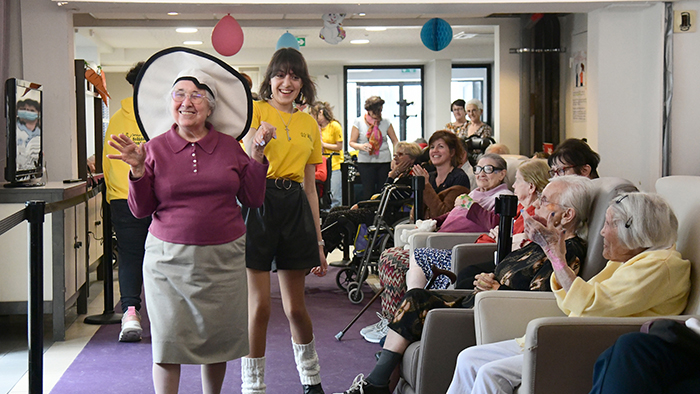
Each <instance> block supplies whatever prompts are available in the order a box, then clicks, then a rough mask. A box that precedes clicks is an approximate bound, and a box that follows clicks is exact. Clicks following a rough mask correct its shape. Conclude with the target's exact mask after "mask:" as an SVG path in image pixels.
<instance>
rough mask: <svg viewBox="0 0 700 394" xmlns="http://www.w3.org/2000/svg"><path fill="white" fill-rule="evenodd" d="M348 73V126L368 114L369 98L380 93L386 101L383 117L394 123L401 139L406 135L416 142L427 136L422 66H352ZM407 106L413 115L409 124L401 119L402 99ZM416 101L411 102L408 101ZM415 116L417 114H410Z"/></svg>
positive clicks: (408, 118) (407, 119) (409, 119)
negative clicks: (365, 106)
mask: <svg viewBox="0 0 700 394" xmlns="http://www.w3.org/2000/svg"><path fill="white" fill-rule="evenodd" d="M346 73H347V81H348V82H347V105H346V111H347V112H346V117H347V123H348V127H347V128H348V129H350V128H352V124H353V122H354V121H355V119H357V118H358V117H360V116H363V115H364V114H365V109H364V105H365V100H366V99H367V98H369V97H371V96H379V97H381V98H382V99H383V100H384V108H383V110H382V117H383V118H385V119H388V120H389V121H390V122H391V124H392V125H393V126H394V131H395V132H396V136H397V137H398V139H399V140H403V139H404V138H402V136H405V139H406V140H408V141H414V140H415V139H416V138H418V137H420V136H422V135H423V117H422V100H423V90H422V86H421V77H422V70H421V69H420V68H377V69H372V68H362V69H358V68H350V69H347V70H346ZM402 99H403V100H404V101H403V102H404V103H405V105H406V110H405V113H406V115H409V116H408V117H407V118H406V120H405V123H404V122H402V121H401V118H400V114H401V104H399V103H400V102H402V101H401V100H402ZM411 102H412V103H413V104H410V105H409V104H408V103H411ZM410 115H414V116H410Z"/></svg>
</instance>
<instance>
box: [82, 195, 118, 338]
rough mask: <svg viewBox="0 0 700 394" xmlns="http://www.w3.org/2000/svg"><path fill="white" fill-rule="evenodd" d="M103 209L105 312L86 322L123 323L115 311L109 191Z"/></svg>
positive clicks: (91, 317) (102, 263)
mask: <svg viewBox="0 0 700 394" xmlns="http://www.w3.org/2000/svg"><path fill="white" fill-rule="evenodd" d="M102 208H103V209H102V211H103V217H104V225H103V226H102V239H103V240H104V253H103V254H102V262H101V263H100V267H101V268H102V279H103V282H102V283H103V284H104V312H102V314H100V315H92V316H87V317H86V318H85V320H84V322H85V323H86V324H117V323H121V321H122V316H121V314H116V313H114V283H113V282H114V273H113V271H112V213H111V210H110V209H109V204H108V203H107V192H106V187H105V191H104V192H103V193H102Z"/></svg>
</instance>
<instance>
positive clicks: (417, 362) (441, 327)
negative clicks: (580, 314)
mask: <svg viewBox="0 0 700 394" xmlns="http://www.w3.org/2000/svg"><path fill="white" fill-rule="evenodd" d="M593 185H594V191H593V193H594V194H593V199H592V204H591V209H590V211H589V223H588V229H589V237H588V245H587V255H586V261H585V262H583V264H582V266H581V271H580V272H579V275H580V276H582V277H583V278H584V279H590V278H591V277H593V276H594V275H595V274H597V273H598V272H599V271H600V270H601V269H602V268H603V267H604V266H605V259H604V258H603V256H602V250H603V240H602V237H600V234H599V233H600V230H601V229H602V228H603V223H604V222H605V211H606V209H607V206H608V203H609V202H610V200H612V198H614V197H615V196H616V195H618V194H619V193H621V192H628V191H634V190H636V188H635V187H634V185H632V184H631V183H630V182H629V181H627V180H624V179H622V178H615V177H605V178H599V179H596V180H594V181H593ZM486 247H490V248H491V249H490V250H487V249H486ZM495 250H496V247H495V245H494V244H466V245H465V244H463V245H457V246H455V247H454V248H453V249H452V251H453V252H452V253H453V261H452V264H453V269H455V271H456V272H459V271H458V270H459V269H462V268H464V267H466V266H467V265H470V264H478V263H482V262H484V261H487V260H488V259H489V258H491V259H492V258H493V252H494V251H495ZM478 253H481V255H478ZM475 256H478V257H476V258H475ZM483 257H487V259H486V260H485V259H484V258H483ZM448 291H449V290H448ZM451 291H452V292H453V294H459V293H460V292H461V293H468V292H469V290H451ZM492 293H493V295H496V296H500V295H504V296H509V304H508V306H509V308H508V311H507V312H504V313H498V315H499V316H497V317H498V318H500V319H501V320H499V321H498V323H496V324H493V325H486V324H488V323H486V322H484V323H482V325H481V326H479V325H475V324H474V323H475V310H476V307H475V309H436V310H432V311H430V312H429V313H428V315H427V317H426V321H425V326H424V329H423V336H422V339H421V341H419V342H415V343H413V344H411V345H410V346H409V347H408V349H407V350H406V353H405V354H404V358H403V360H402V363H401V367H400V368H401V379H400V381H399V384H398V386H397V392H399V393H403V394H428V393H444V392H445V391H446V390H447V387H448V386H449V384H450V381H451V379H452V374H453V372H454V367H455V363H456V360H457V355H458V354H459V352H460V351H462V350H463V349H465V348H467V347H469V346H473V345H476V344H477V343H486V342H484V340H483V337H485V336H487V334H489V332H490V330H494V331H495V332H498V333H499V335H500V336H501V337H503V336H505V338H506V339H508V338H511V339H512V338H516V337H519V336H522V335H523V333H524V332H525V327H526V325H527V322H529V321H530V320H532V319H533V318H535V317H539V316H533V317H531V316H529V315H528V310H527V308H529V302H531V301H532V300H539V301H541V302H542V303H543V304H544V305H543V306H542V308H543V309H542V310H541V312H540V313H541V315H540V316H552V315H555V316H556V314H557V313H558V314H559V316H564V314H563V313H562V312H561V311H560V310H559V308H558V307H557V305H556V302H555V303H554V304H553V305H552V303H551V301H552V300H553V299H554V296H553V294H552V293H549V292H536V291H533V292H529V291H526V292H521V291H487V292H482V293H479V295H477V297H476V302H477V303H479V302H480V301H483V297H482V295H492ZM520 295H523V296H522V297H520ZM481 310H482V311H488V314H489V316H490V315H493V314H495V313H492V312H491V310H490V309H489V307H488V306H484V307H482V308H481ZM482 313H483V312H482ZM520 314H522V315H526V317H523V318H519V315H520ZM511 318H512V319H513V320H511ZM480 330H481V331H480ZM480 337H482V339H481V340H480Z"/></svg>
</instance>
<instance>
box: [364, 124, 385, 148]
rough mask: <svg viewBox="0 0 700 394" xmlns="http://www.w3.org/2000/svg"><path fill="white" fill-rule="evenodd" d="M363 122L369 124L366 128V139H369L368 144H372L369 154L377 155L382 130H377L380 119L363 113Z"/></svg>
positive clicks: (380, 144)
mask: <svg viewBox="0 0 700 394" xmlns="http://www.w3.org/2000/svg"><path fill="white" fill-rule="evenodd" d="M365 122H367V124H368V125H369V128H368V129H367V140H368V141H369V143H370V145H372V149H370V151H369V154H370V155H377V156H378V155H379V148H380V147H381V146H382V132H381V131H379V122H380V121H379V120H376V119H374V118H373V117H371V116H369V114H365Z"/></svg>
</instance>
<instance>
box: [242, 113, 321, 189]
mask: <svg viewBox="0 0 700 394" xmlns="http://www.w3.org/2000/svg"><path fill="white" fill-rule="evenodd" d="M262 121H265V122H267V123H269V124H271V125H273V126H275V127H276V128H277V138H276V139H273V140H270V143H268V144H267V146H265V156H266V157H267V160H268V161H269V162H270V167H269V168H268V170H267V177H268V178H289V179H291V180H293V181H295V182H304V169H305V167H306V165H307V164H318V163H321V161H322V155H321V152H322V145H321V135H320V134H319V132H318V124H317V123H316V120H315V119H314V118H313V117H312V116H311V115H309V114H307V113H304V112H301V111H294V113H293V114H288V113H286V112H282V111H280V112H279V113H278V112H277V109H275V107H273V106H271V105H270V104H268V103H267V102H266V101H255V102H253V120H252V122H251V124H250V127H252V128H254V129H257V128H258V127H259V126H260V122H262ZM285 123H286V124H287V127H288V128H289V137H288V136H287V131H286V130H285Z"/></svg>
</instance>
